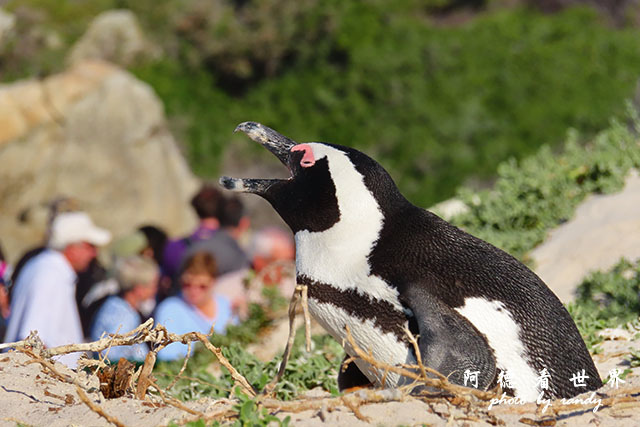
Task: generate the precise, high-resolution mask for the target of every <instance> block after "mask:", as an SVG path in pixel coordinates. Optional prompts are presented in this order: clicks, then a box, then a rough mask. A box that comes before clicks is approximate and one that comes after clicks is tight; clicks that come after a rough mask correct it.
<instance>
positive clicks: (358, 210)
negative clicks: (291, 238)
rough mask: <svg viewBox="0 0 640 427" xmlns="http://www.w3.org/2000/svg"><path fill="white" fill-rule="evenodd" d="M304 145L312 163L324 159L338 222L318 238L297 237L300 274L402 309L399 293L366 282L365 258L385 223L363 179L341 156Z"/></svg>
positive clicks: (374, 281) (368, 270) (330, 149)
mask: <svg viewBox="0 0 640 427" xmlns="http://www.w3.org/2000/svg"><path fill="white" fill-rule="evenodd" d="M306 145H308V146H310V147H311V148H312V150H313V156H314V158H315V160H316V161H317V160H319V159H321V158H324V157H326V158H327V160H328V162H327V163H328V165H329V172H330V175H331V179H332V180H333V183H334V185H335V189H336V199H337V201H338V209H339V211H340V220H339V221H338V222H337V223H335V224H334V225H333V226H332V227H331V228H329V229H327V230H324V231H321V232H309V231H307V230H302V231H298V232H297V233H296V234H295V239H296V268H297V271H298V274H304V275H306V276H308V277H310V278H312V279H313V280H316V281H319V282H324V283H329V284H331V285H333V286H335V287H337V288H339V289H343V290H346V289H355V290H357V291H358V292H360V293H364V294H367V295H369V296H371V297H374V298H379V299H383V300H385V301H388V302H390V303H391V304H393V305H394V306H395V307H396V308H398V309H402V306H401V304H400V302H399V301H398V291H397V289H395V288H394V287H391V286H389V285H388V284H387V283H386V282H384V281H383V280H382V279H380V278H378V277H373V276H370V273H371V268H370V265H369V261H368V256H369V254H370V253H371V250H372V249H373V246H374V244H375V242H376V241H377V240H378V237H379V233H380V230H382V226H383V222H384V217H383V214H382V211H381V209H380V207H379V205H378V202H377V201H376V199H375V198H374V196H373V194H372V193H371V192H370V191H369V189H368V188H367V187H366V185H365V183H364V177H363V176H362V175H361V174H360V173H359V172H358V171H357V170H356V168H355V167H354V165H353V163H351V160H350V159H349V157H348V156H347V154H346V153H344V152H343V151H341V150H338V149H336V148H333V147H331V146H328V145H325V144H321V143H315V142H312V143H309V144H306Z"/></svg>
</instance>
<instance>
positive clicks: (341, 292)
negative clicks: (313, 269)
mask: <svg viewBox="0 0 640 427" xmlns="http://www.w3.org/2000/svg"><path fill="white" fill-rule="evenodd" d="M297 281H298V283H299V284H301V285H307V286H308V296H309V298H311V299H314V300H315V301H317V302H318V303H322V304H330V305H333V306H335V307H336V308H337V309H338V308H339V309H342V310H344V311H345V312H346V313H348V314H349V315H350V316H352V317H354V318H357V319H359V320H361V321H366V320H370V321H372V322H373V324H374V326H375V327H376V328H377V329H379V330H380V331H381V332H382V333H385V334H393V335H394V336H395V337H396V339H397V340H398V341H399V342H408V339H407V333H406V331H405V327H406V325H407V320H408V319H407V316H406V314H405V313H404V312H403V311H401V310H398V309H397V308H396V307H394V305H393V304H391V303H390V302H388V301H385V300H381V299H377V298H374V297H371V296H368V295H366V294H362V293H360V292H358V291H356V290H355V289H338V288H336V287H334V286H331V285H329V284H326V283H321V282H317V281H315V280H313V279H310V278H309V277H307V276H304V275H299V276H298V277H297Z"/></svg>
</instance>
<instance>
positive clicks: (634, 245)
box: [530, 172, 640, 302]
mask: <svg viewBox="0 0 640 427" xmlns="http://www.w3.org/2000/svg"><path fill="white" fill-rule="evenodd" d="M638 236H640V176H639V175H638V173H637V172H634V173H632V174H631V175H630V176H629V177H628V178H627V180H626V184H625V187H624V190H622V191H621V192H619V193H616V194H608V195H594V196H590V197H589V198H588V199H586V200H585V201H584V202H583V203H582V204H581V205H580V206H579V207H578V209H577V210H576V213H575V215H574V217H573V218H572V219H571V220H570V221H568V222H567V223H565V224H563V225H561V226H559V227H558V228H556V229H555V230H553V231H551V233H550V235H549V237H548V238H547V239H546V240H545V242H544V243H543V244H541V245H540V246H538V247H537V248H535V249H534V250H533V251H532V252H531V254H530V255H531V258H532V259H533V261H534V264H535V272H536V273H537V274H538V276H540V277H541V278H542V280H544V281H545V282H546V284H547V285H548V286H549V287H550V288H551V289H552V290H553V291H554V292H555V293H556V295H557V296H558V297H559V298H560V300H561V301H563V302H568V301H571V300H573V299H575V298H574V292H575V289H576V287H577V286H578V285H579V284H580V281H581V280H582V279H583V278H584V277H585V276H586V275H587V274H589V273H591V272H593V271H596V270H602V271H606V270H609V269H610V268H611V267H613V266H614V265H615V264H616V263H617V262H618V261H619V260H620V258H623V257H624V258H627V259H629V260H636V259H638V258H640V238H638Z"/></svg>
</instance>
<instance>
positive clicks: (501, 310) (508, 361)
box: [455, 298, 540, 401]
mask: <svg viewBox="0 0 640 427" xmlns="http://www.w3.org/2000/svg"><path fill="white" fill-rule="evenodd" d="M464 303H465V304H464V306H463V307H459V308H456V309H455V310H456V311H457V312H458V313H460V314H461V315H462V316H464V317H465V318H467V319H468V320H469V321H470V322H471V323H472V324H473V326H475V327H476V329H478V331H480V332H481V333H482V334H484V336H485V337H487V341H488V342H489V346H490V347H491V348H492V349H493V352H494V355H495V357H496V364H497V367H498V368H499V369H502V370H503V371H507V372H508V374H509V376H510V379H511V384H512V385H513V386H514V387H513V388H514V391H515V393H516V395H517V396H519V397H520V398H522V399H524V400H526V401H534V400H536V399H537V397H538V394H539V392H540V391H539V390H538V384H537V383H538V373H537V372H536V370H535V369H534V368H533V367H532V366H531V365H530V364H529V362H528V361H527V356H526V351H525V348H524V344H523V343H522V340H521V339H520V327H519V326H518V324H517V323H516V322H515V321H514V320H513V317H512V316H511V314H510V313H509V311H508V310H507V309H506V308H505V306H504V304H503V303H502V302H500V301H488V300H486V299H484V298H466V299H465V300H464Z"/></svg>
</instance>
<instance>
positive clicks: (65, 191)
mask: <svg viewBox="0 0 640 427" xmlns="http://www.w3.org/2000/svg"><path fill="white" fill-rule="evenodd" d="M197 187H198V182H197V180H196V179H195V177H194V176H193V175H192V173H191V172H190V170H189V168H188V166H187V164H186V162H185V160H184V158H183V157H182V155H181V153H180V152H179V150H178V147H177V145H176V142H175V140H174V138H173V137H172V135H171V133H170V132H169V130H168V128H167V123H166V120H165V116H164V111H163V106H162V104H161V102H160V100H159V99H158V97H157V96H156V95H155V94H154V92H153V90H152V89H151V88H150V87H149V86H148V85H146V84H145V83H143V82H141V81H139V80H137V79H136V78H135V77H134V76H132V75H131V74H129V73H128V72H126V71H123V70H121V69H119V68H118V67H116V66H114V65H111V64H109V63H106V62H100V61H85V62H81V63H79V64H77V65H75V66H74V67H72V68H71V69H70V70H68V71H66V72H64V73H61V74H58V75H54V76H50V77H48V78H46V79H44V80H27V81H22V82H16V83H13V84H10V85H0V240H1V243H2V245H3V247H4V248H5V251H6V252H8V253H9V256H10V258H11V259H13V260H15V257H17V256H19V255H20V252H21V251H23V250H24V249H25V248H28V247H30V246H33V245H35V244H38V243H40V241H41V240H42V238H43V236H44V231H45V223H46V221H45V220H44V219H45V218H46V215H44V214H41V213H40V214H39V213H38V212H42V211H43V209H42V208H41V207H42V206H45V205H47V204H48V203H49V202H51V201H53V200H56V199H58V198H61V197H71V198H73V199H75V200H76V201H77V202H78V204H79V206H80V207H81V208H83V209H85V210H87V211H88V212H89V213H90V214H91V215H92V217H93V218H94V220H95V221H96V223H97V224H99V225H101V226H105V227H107V228H109V229H110V230H111V231H113V232H114V233H115V235H119V234H125V233H129V232H130V231H131V230H132V229H133V228H134V227H137V226H138V225H140V224H142V223H153V224H157V225H159V226H162V227H164V228H165V229H166V230H167V231H168V232H169V233H171V234H179V233H184V232H186V231H187V230H189V229H190V228H191V227H193V226H194V224H195V217H194V215H193V213H192V212H191V209H190V207H189V204H188V200H189V199H190V197H191V196H192V195H193V193H194V192H195V191H196V190H197Z"/></svg>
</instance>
